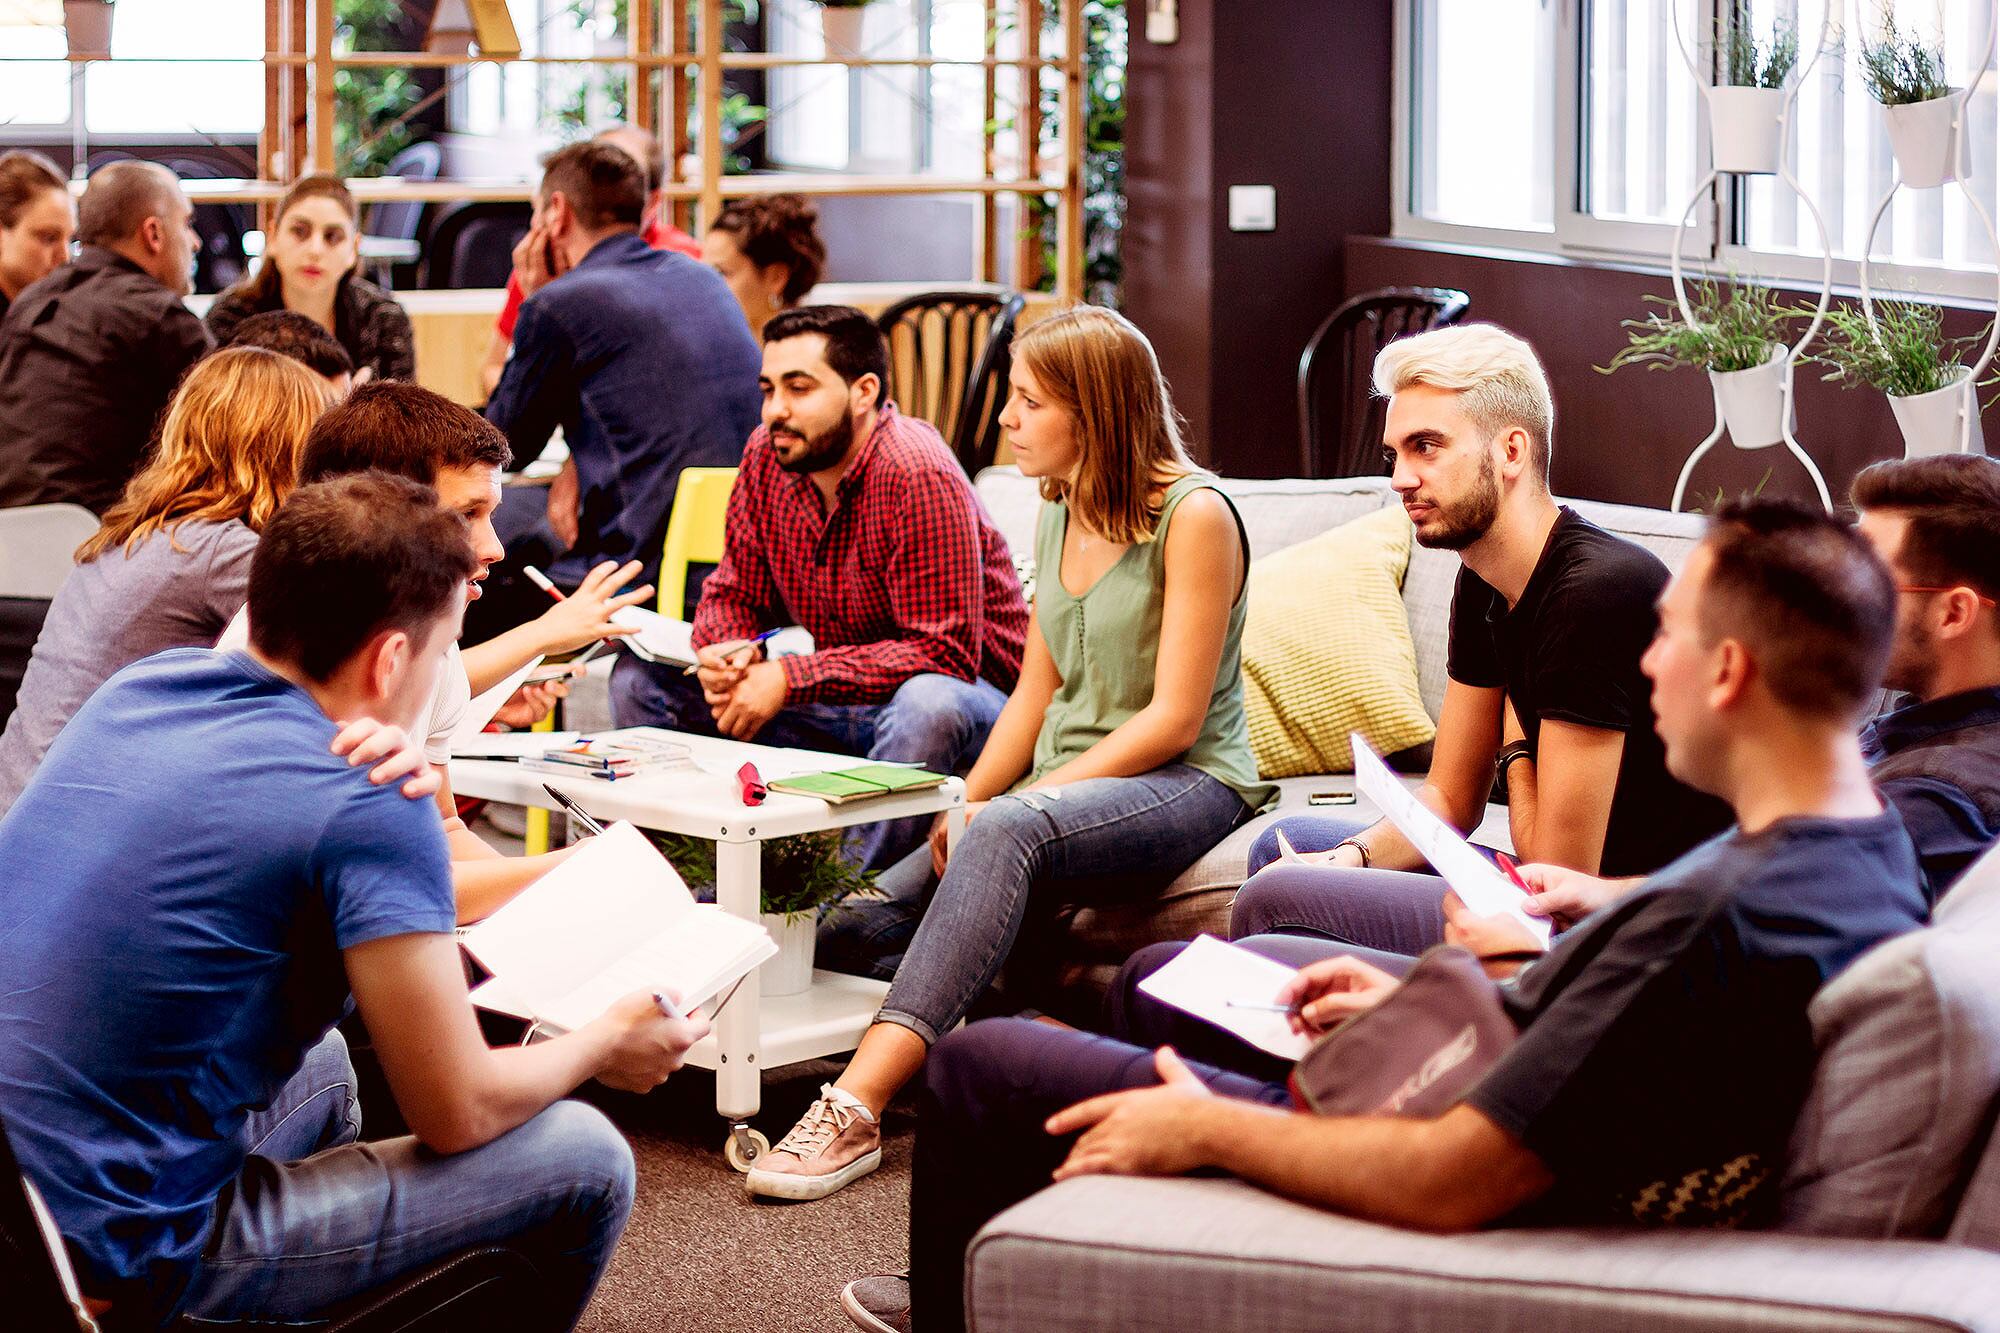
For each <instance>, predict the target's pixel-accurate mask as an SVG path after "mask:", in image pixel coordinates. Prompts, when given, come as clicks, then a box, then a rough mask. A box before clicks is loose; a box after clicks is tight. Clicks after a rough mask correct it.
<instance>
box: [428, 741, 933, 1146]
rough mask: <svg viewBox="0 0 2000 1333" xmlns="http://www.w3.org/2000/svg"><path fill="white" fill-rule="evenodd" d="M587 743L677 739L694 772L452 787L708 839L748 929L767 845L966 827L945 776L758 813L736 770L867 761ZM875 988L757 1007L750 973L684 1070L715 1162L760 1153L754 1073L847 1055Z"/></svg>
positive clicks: (469, 781) (759, 1083)
mask: <svg viewBox="0 0 2000 1333" xmlns="http://www.w3.org/2000/svg"><path fill="white" fill-rule="evenodd" d="M593 734H595V735H600V736H601V735H621V734H629V735H634V736H647V737H652V738H655V739H660V740H671V741H677V742H679V743H681V744H683V745H686V746H687V747H688V748H689V750H690V751H692V752H693V755H694V760H695V763H696V765H697V767H696V768H695V769H693V770H679V771H673V772H664V773H646V774H641V775H640V776H638V777H631V778H623V779H620V780H619V781H617V782H605V781H603V780H602V779H599V778H593V777H589V776H586V775H583V774H578V775H577V776H575V777H571V776H568V775H566V774H554V773H547V772H543V771H541V770H539V769H529V768H523V767H522V766H521V765H519V764H515V763H509V762H506V761H504V760H491V759H454V760H452V761H451V789H452V791H453V792H454V793H455V794H457V795H460V796H475V797H479V798H481V799H483V800H488V801H498V802H500V803H502V804H505V805H523V806H539V807H541V808H543V809H549V810H553V809H557V808H558V807H557V806H556V803H555V802H554V801H553V800H551V799H550V798H549V794H548V793H547V792H546V791H544V790H542V784H543V783H547V784H549V785H550V786H552V787H554V788H556V790H558V791H560V792H562V793H563V795H565V796H568V797H569V798H570V799H572V800H574V801H575V802H576V803H577V804H578V805H580V806H582V807H583V808H584V809H585V810H587V811H588V812H589V813H590V814H591V815H592V817H594V818H596V819H599V820H601V821H605V822H609V821H612V820H618V819H624V820H630V821H631V822H632V823H634V824H636V825H638V826H639V827H640V828H645V829H657V830H659V831H660V832H662V833H677V834H680V835H682V836H684V837H691V838H707V839H712V840H713V841H714V843H715V897H716V902H717V903H718V904H720V905H721V907H722V909H723V910H724V911H726V912H729V913H731V914H733V915H735V916H740V917H744V918H746V919H747V920H751V921H755V920H757V919H758V917H759V911H758V908H759V906H760V904H761V901H762V899H761V883H760V880H761V861H760V856H759V851H758V844H759V843H761V842H763V841H764V840H765V839H766V838H786V837H790V836H792V835H794V834H798V833H816V832H819V831H821V830H823V829H837V828H846V827H848V826H849V825H852V824H870V823H874V822H876V821H877V820H884V819H901V818H904V817H906V816H909V815H928V814H935V813H937V812H939V811H949V812H951V817H950V819H949V821H948V824H949V832H948V837H949V838H950V840H951V841H952V842H953V843H956V842H957V840H958V837H959V834H960V833H962V832H963V831H964V828H965V784H964V783H963V782H962V781H960V780H959V779H957V778H952V779H950V780H949V781H947V782H946V783H945V784H944V785H943V786H941V787H935V788H932V789H931V790H928V791H921V792H912V793H910V794H908V795H900V796H883V797H880V798H878V799H874V800H868V801H854V802H850V803H849V804H847V805H839V806H836V805H829V804H828V803H827V802H825V801H822V800H818V799H816V798H813V797H808V796H788V795H786V794H784V793H782V792H772V793H770V795H769V796H767V797H766V798H765V800H764V803H763V804H762V805H745V804H743V801H742V799H741V796H740V793H739V789H738V785H737V781H736V770H737V769H739V768H741V767H742V766H743V765H744V764H745V763H751V764H755V765H756V766H757V771H758V774H759V775H760V776H761V777H762V778H763V779H764V780H765V781H766V782H769V781H771V780H772V779H774V778H779V777H787V776H794V775H797V774H800V773H812V772H825V771H827V770H830V769H838V768H852V767H854V766H856V765H857V764H862V763H866V762H867V761H866V760H863V759H856V758H855V757H854V756H852V755H839V754H821V753H817V752H814V751H809V750H787V749H777V748H774V747H771V746H766V745H746V744H744V743H742V742H740V741H729V740H717V739H715V738H713V737H707V736H691V735H685V734H683V733H681V732H674V731H662V730H660V729H658V728H654V727H635V728H631V729H630V730H629V731H627V732H597V733H593ZM888 990H889V988H888V985H887V983H885V982H880V981H870V980H867V979H865V978H862V977H851V976H846V975H843V974H841V973H838V972H821V971H815V972H814V973H813V983H812V985H811V986H810V987H808V988H807V989H806V990H805V991H804V992H802V993H800V994H798V995H787V996H780V997H776V998H774V999H771V1000H769V1001H765V1000H764V999H763V997H762V995H761V993H760V990H759V985H758V976H757V973H756V972H752V973H750V975H749V976H747V977H745V978H744V979H743V982H742V984H741V985H740V986H739V987H738V988H737V991H736V994H735V995H734V997H733V998H731V999H730V1001H729V1002H728V1004H726V1005H724V1006H723V1009H722V1012H721V1014H719V1015H718V1016H717V1017H716V1020H715V1031H714V1033H713V1034H711V1035H710V1036H708V1037H706V1038H704V1039H703V1040H702V1041H701V1042H700V1043H699V1044H698V1045H696V1046H695V1047H694V1049H693V1050H691V1051H690V1052H689V1053H688V1063H689V1064H691V1065H697V1066H699V1067H701V1068H703V1069H713V1070H714V1071H715V1110H716V1113H717V1114H718V1115H720V1116H722V1117H723V1118H724V1119H725V1120H727V1121H728V1122H729V1135H728V1138H727V1139H726V1140H725V1142H724V1145H723V1155H724V1156H725V1157H726V1158H727V1159H728V1161H729V1164H730V1165H731V1166H733V1167H735V1168H736V1169H737V1170H739V1171H747V1170H749V1169H750V1163H751V1162H752V1161H753V1160H755V1159H756V1157H757V1155H758V1154H760V1153H762V1152H763V1151H765V1150H766V1149H767V1148H768V1147H769V1146H770V1145H769V1143H768V1142H767V1141H766V1139H765V1137H764V1136H763V1135H762V1134H760V1133H759V1132H758V1131H756V1130H754V1129H752V1128H750V1126H749V1124H748V1123H747V1122H748V1121H749V1119H750V1117H751V1116H754V1115H756V1114H757V1112H758V1110H759V1108H760V1107H761V1106H762V1104H763V1071H764V1070H765V1069H767V1068H772V1067H776V1066H780V1065H788V1064H796V1063H798V1062H799V1061H801V1060H815V1059H819V1058H820V1057H822V1056H828V1055H837V1054H839V1053H841V1052H843V1051H851V1050H853V1049H854V1047H855V1045H856V1044H857V1043H858V1042H859V1041H860V1040H861V1034H862V1033H863V1032H865V1031H867V1029H868V1024H869V1023H870V1022H871V1021H872V1020H873V1019H874V1017H875V1011H876V1010H877V1009H878V1008H880V1006H881V1003H882V997H883V996H884V995H886V994H888Z"/></svg>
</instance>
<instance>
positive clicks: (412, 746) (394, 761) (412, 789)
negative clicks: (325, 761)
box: [327, 717, 444, 801]
mask: <svg viewBox="0 0 2000 1333" xmlns="http://www.w3.org/2000/svg"><path fill="white" fill-rule="evenodd" d="M335 725H336V726H338V727H339V728H340V730H339V731H338V732H337V733H336V734H335V735H334V738H333V744H332V745H330V746H328V747H327V748H328V749H330V750H331V751H333V753H335V754H337V755H345V756H346V757H347V766H348V767H349V768H359V767H360V766H361V765H363V764H373V765H375V767H374V768H372V769H370V770H369V771H368V780H369V781H370V782H372V783H374V784H375V785H376V786H378V787H382V786H387V785H388V784H389V783H391V782H394V781H396V780H397V779H399V778H408V779H409V781H407V782H405V783H404V784H403V795H405V796H407V797H408V798H409V799H411V800H413V801H421V800H424V799H425V798H427V797H431V796H435V795H437V794H438V788H440V787H442V786H443V785H444V778H443V777H442V776H440V775H439V773H438V771H437V769H436V768H434V767H432V765H431V761H430V760H429V759H428V758H426V757H425V755H424V747H423V743H422V742H421V741H412V740H411V739H410V738H409V736H408V735H407V734H406V733H405V732H404V731H403V729H402V728H401V727H398V726H393V725H391V724H389V723H387V722H377V721H376V720H375V719H374V718H372V717H363V718H356V719H355V720H354V721H352V722H340V723H336V724H335Z"/></svg>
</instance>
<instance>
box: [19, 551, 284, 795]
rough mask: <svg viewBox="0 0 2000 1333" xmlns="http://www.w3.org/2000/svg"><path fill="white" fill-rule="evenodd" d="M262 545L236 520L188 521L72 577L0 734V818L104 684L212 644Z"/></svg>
mask: <svg viewBox="0 0 2000 1333" xmlns="http://www.w3.org/2000/svg"><path fill="white" fill-rule="evenodd" d="M256 549H257V534H256V533H254V532H252V531H251V530H250V529H249V528H247V527H245V526H244V525H243V524H242V523H241V522H239V521H238V520H236V519H230V520H228V521H227V522H223V523H211V522H208V521H205V520H197V519H190V520H188V521H187V522H184V523H181V524H179V525H177V526H174V527H171V528H169V529H168V530H167V531H165V532H156V533H154V534H153V535H152V536H150V537H147V538H146V539H145V540H144V541H142V542H140V543H139V544H138V546H136V547H134V548H132V550H131V551H130V552H129V553H128V552H127V551H126V550H125V548H123V547H117V548H114V549H112V550H109V551H106V552H105V553H104V554H103V555H100V556H98V557H97V559H95V560H92V561H90V562H88V563H87V564H81V565H78V566H77V567H76V568H75V569H73V570H71V571H70V575H69V577H68V578H67V579H65V580H64V581H63V586H62V588H61V590H60V591H59V592H57V593H56V599H55V602H54V603H53V604H52V605H51V606H50V607H49V618H48V620H47V621H46V622H44V623H43V625H42V634H41V637H40V638H39V639H37V640H36V641H35V652H34V656H33V657H31V658H30V659H29V660H28V670H27V674H26V675H24V676H23V677H22V679H21V694H20V700H19V702H18V703H17V704H16V705H15V708H14V715H13V716H12V717H11V718H9V719H8V720H7V730H6V732H5V734H4V735H0V814H5V813H6V812H7V811H8V810H9V809H11V808H12V807H13V804H14V802H15V800H16V799H18V798H19V797H20V795H21V789H22V788H24V787H26V786H27V785H28V779H30V778H32V777H33V776H34V775H35V769H36V768H38V767H40V765H41V762H42V756H43V755H44V754H46V753H48V748H49V746H50V745H51V744H53V743H54V742H55V738H56V736H57V734H58V733H60V732H61V731H62V729H63V727H64V725H65V724H67V723H68V722H69V720H70V718H71V717H72V716H73V715H74V714H75V713H76V710H77V709H79V708H81V707H82V706H83V701H84V700H86V699H88V698H89V697H90V696H91V694H92V693H93V692H95V691H96V689H97V687H98V686H99V685H102V684H103V683H104V682H105V681H107V680H109V679H110V678H111V677H112V676H114V675H116V674H117V673H118V672H119V671H121V670H123V669H124V668H125V667H127V666H129V665H131V664H132V663H134V662H136V661H138V660H139V659H140V658H142V657H151V656H152V655H153V654H154V653H157V652H164V651H165V650H166V649H168V648H207V647H209V646H210V645H212V644H213V643H214V642H215V638H216V636H217V635H218V634H220V633H222V629H223V626H225V625H227V624H228V623H229V618H230V617H231V616H232V615H234V614H236V609H237V608H238V607H240V606H242V605H243V601H244V598H245V597H246V596H247V594H248V591H249V587H250V556H251V553H252V552H254V551H255V550H256Z"/></svg>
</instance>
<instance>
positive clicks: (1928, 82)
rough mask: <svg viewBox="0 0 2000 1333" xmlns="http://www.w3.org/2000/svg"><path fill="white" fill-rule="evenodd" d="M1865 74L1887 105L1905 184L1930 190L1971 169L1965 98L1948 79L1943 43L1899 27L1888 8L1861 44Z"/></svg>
mask: <svg viewBox="0 0 2000 1333" xmlns="http://www.w3.org/2000/svg"><path fill="white" fill-rule="evenodd" d="M1861 77H1862V79H1863V80H1864V81H1865V82H1866V83H1867V85H1868V95H1869V96H1871V97H1873V98H1874V99H1875V100H1876V101H1877V102H1879V103H1880V104H1881V106H1882V116H1883V120H1884V122H1885V123H1886V125H1887V127H1888V130H1889V148H1890V150H1891V151H1892V152H1894V153H1895V155H1896V167H1897V171H1898V173H1899V175H1900V176H1901V179H1902V182H1903V184H1905V185H1909V186H1913V187H1915V188H1917V189H1928V188H1929V187H1931V186H1934V185H1942V184H1944V183H1945V182H1946V181H1950V180H1957V179H1958V178H1959V177H1960V176H1962V175H1964V174H1965V173H1966V172H1967V171H1968V170H1969V169H1970V166H1971V163H1970V160H1969V159H1968V158H1967V156H1966V148H1967V145H1966V143H1965V135H1964V133H1963V123H1962V122H1963V112H1964V101H1965V99H1964V98H1962V97H1960V96H1959V95H1958V90H1957V89H1955V88H1953V87H1952V86H1951V85H1950V84H1948V83H1946V82H1945V75H1944V46H1943V44H1942V42H1934V41H1928V40H1926V39H1924V38H1923V37H1921V36H1919V35H1917V34H1916V33H1913V32H1910V31H1908V30H1906V29H1903V28H1899V27H1898V26H1897V25H1896V16H1895V15H1894V14H1893V13H1888V12H1885V13H1884V14H1883V17H1882V26H1881V29H1880V30H1879V32H1878V33H1877V35H1876V36H1875V37H1873V38H1871V39H1870V40H1868V41H1865V42H1863V43H1862V45H1861Z"/></svg>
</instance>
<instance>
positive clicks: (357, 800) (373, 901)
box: [313, 779, 458, 949]
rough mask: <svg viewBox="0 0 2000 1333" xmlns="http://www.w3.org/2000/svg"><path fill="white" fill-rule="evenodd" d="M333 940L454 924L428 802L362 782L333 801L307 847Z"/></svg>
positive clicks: (446, 869) (345, 943)
mask: <svg viewBox="0 0 2000 1333" xmlns="http://www.w3.org/2000/svg"><path fill="white" fill-rule="evenodd" d="M313 875H314V879H315V882H316V883H317V884H318V885H319V889H320V892H321V893H322V894H324V895H325V897H326V907H327V914H328V915H329V916H330V917H331V918H332V920H333V935H334V943H335V944H336V945H337V946H338V947H340V948H342V949H351V948H353V947H354V946H355V945H357V944H366V943H367V942H368V941H370V940H378V939H384V938H386V937H388V936H391V935H414V934H447V933H449V932H450V931H451V930H452V928H453V927H454V926H455V925H456V924H457V922H458V912H457V907H456V904H455V901H454V899H453V896H452V887H451V857H450V853H449V852H448V851H447V849H446V846H445V840H444V825H443V823H442V821H440V820H439V819H438V813H437V807H436V805H435V804H433V803H432V802H431V801H429V800H416V801H413V800H410V799H409V798H408V797H406V796H404V795H403V794H402V791H401V789H400V786H399V784H395V783H391V784H389V785H387V786H382V787H376V786H369V785H366V784H365V779H364V780H363V785H362V786H361V787H360V789H359V790H357V791H355V792H354V793H353V794H352V795H350V796H348V797H347V798H346V799H345V800H343V801H342V802H341V805H340V808H339V809H338V810H336V811H335V812H334V814H333V817H332V818H331V819H329V820H328V821H327V823H326V827H325V828H324V829H323V830H322V831H321V833H320V839H319V844H318V846H317V847H315V848H314V849H313Z"/></svg>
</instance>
